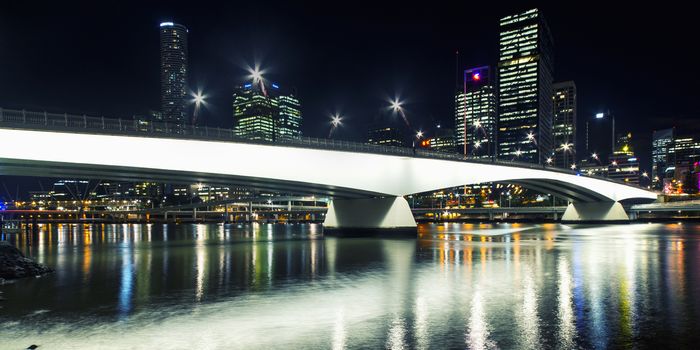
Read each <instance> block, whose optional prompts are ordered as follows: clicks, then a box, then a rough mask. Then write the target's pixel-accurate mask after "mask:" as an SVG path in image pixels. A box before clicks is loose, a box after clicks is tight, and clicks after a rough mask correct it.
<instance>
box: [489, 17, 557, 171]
mask: <svg viewBox="0 0 700 350" xmlns="http://www.w3.org/2000/svg"><path fill="white" fill-rule="evenodd" d="M552 71H553V58H552V37H551V34H550V32H549V28H548V26H547V23H546V21H545V20H544V18H543V16H542V13H541V12H540V11H539V10H538V9H531V10H528V11H525V12H522V13H519V14H515V15H511V16H506V17H503V18H501V20H500V33H499V61H498V132H497V135H496V139H497V143H498V157H499V158H501V159H504V160H518V161H525V162H531V163H540V164H544V163H545V162H546V161H547V159H548V158H549V157H550V156H551V154H552V151H553V139H552V123H553V120H552V119H553V118H552V114H553V108H552V95H553V90H552Z"/></svg>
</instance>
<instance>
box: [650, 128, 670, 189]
mask: <svg viewBox="0 0 700 350" xmlns="http://www.w3.org/2000/svg"><path fill="white" fill-rule="evenodd" d="M673 136H674V128H669V129H663V130H654V132H653V133H652V141H651V178H652V186H653V187H654V188H655V189H663V187H664V178H665V177H666V176H665V173H666V168H667V167H668V166H669V165H670V164H669V159H668V158H669V157H668V156H669V148H670V147H671V146H672V145H673Z"/></svg>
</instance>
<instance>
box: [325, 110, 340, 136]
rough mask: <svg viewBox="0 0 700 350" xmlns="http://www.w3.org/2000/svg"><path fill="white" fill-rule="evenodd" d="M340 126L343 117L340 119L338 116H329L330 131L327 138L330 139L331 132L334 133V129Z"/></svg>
mask: <svg viewBox="0 0 700 350" xmlns="http://www.w3.org/2000/svg"><path fill="white" fill-rule="evenodd" d="M341 125H343V117H341V116H340V115H339V114H335V115H333V116H331V130H330V131H328V138H331V135H333V131H335V129H337V128H338V127H339V126H341Z"/></svg>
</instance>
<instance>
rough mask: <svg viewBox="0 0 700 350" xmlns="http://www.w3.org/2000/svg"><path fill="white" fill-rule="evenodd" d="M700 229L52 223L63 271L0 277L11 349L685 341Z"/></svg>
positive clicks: (29, 241) (28, 240) (42, 244)
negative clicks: (368, 230) (353, 233)
mask: <svg viewBox="0 0 700 350" xmlns="http://www.w3.org/2000/svg"><path fill="white" fill-rule="evenodd" d="M698 228H700V226H698V225H694V224H687V223H686V224H683V225H676V224H669V225H666V224H648V225H647V224H634V225H623V226H595V227H594V226H579V227H575V226H563V225H555V224H546V225H525V224H427V225H421V226H420V227H419V236H418V239H379V238H332V237H326V238H324V237H323V236H322V233H321V232H322V230H321V228H320V227H318V226H315V225H258V224H256V225H247V226H246V225H239V226H235V225H234V226H231V225H227V226H224V225H95V226H91V225H42V226H41V227H40V228H39V230H38V232H35V233H28V234H22V235H19V236H17V235H12V236H9V235H8V236H0V239H5V240H10V241H12V242H13V243H15V244H16V245H17V246H18V247H19V248H20V249H22V250H24V251H25V252H26V253H27V254H28V255H31V256H34V257H35V258H36V259H37V260H38V261H40V262H42V263H45V264H47V265H50V266H53V267H55V268H56V269H57V272H56V273H55V274H52V275H49V276H45V277H42V278H37V279H28V280H22V281H18V282H16V283H12V284H8V285H4V286H0V290H1V291H3V296H4V297H5V298H6V299H8V300H7V301H6V302H4V303H3V304H2V305H1V306H2V309H0V329H2V348H5V347H6V348H8V349H12V348H16V349H22V348H25V347H27V346H28V345H29V344H39V345H41V346H42V347H46V348H52V349H56V348H58V349H70V348H85V347H86V346H87V347H89V348H105V349H123V348H135V349H142V348H143V349H147V348H167V349H189V348H198V349H199V348H201V349H218V348H222V349H228V348H333V349H345V348H381V347H386V348H390V349H409V348H417V349H430V348H470V349H490V348H576V347H583V348H610V347H615V348H620V347H642V348H652V347H658V346H661V345H663V346H664V347H678V348H690V347H692V345H693V344H695V342H697V341H698V340H700V339H699V336H698V332H696V331H694V327H695V325H696V324H697V323H698V321H700V274H699V271H700V254H698V253H700V243H699V241H698V235H697V234H696V232H698Z"/></svg>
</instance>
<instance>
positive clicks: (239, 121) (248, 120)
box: [233, 83, 302, 142]
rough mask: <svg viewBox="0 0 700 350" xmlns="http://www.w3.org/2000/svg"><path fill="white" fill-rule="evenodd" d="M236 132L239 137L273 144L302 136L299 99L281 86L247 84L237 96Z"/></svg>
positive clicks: (235, 100) (235, 111)
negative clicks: (283, 90) (281, 89)
mask: <svg viewBox="0 0 700 350" xmlns="http://www.w3.org/2000/svg"><path fill="white" fill-rule="evenodd" d="M233 119H234V129H235V130H236V133H237V135H238V136H241V137H245V138H249V139H253V140H264V141H269V142H275V141H279V140H281V139H284V138H298V137H300V136H301V123H302V115H301V109H300V103H299V99H297V98H296V96H295V94H293V93H283V92H281V91H280V87H279V85H277V84H274V83H272V84H269V86H268V85H263V84H258V83H256V84H253V83H246V84H243V85H242V86H239V87H238V88H236V90H235V91H234V93H233Z"/></svg>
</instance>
